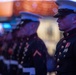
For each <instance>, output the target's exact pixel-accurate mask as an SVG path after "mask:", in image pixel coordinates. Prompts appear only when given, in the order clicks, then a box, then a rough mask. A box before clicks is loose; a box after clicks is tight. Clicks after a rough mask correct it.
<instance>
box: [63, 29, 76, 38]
mask: <svg viewBox="0 0 76 75" xmlns="http://www.w3.org/2000/svg"><path fill="white" fill-rule="evenodd" d="M73 34H76V28H74V29H72V30H70V31H68V32H64V33H63V35H64V37H68V36H71V35H73Z"/></svg>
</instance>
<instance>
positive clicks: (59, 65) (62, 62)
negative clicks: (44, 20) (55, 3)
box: [54, 5, 76, 75]
mask: <svg viewBox="0 0 76 75" xmlns="http://www.w3.org/2000/svg"><path fill="white" fill-rule="evenodd" d="M54 17H55V18H58V20H57V22H58V26H59V30H60V31H64V32H63V36H64V37H63V38H62V39H61V40H60V41H59V42H58V44H57V47H56V52H55V61H56V65H55V71H56V75H76V12H75V9H73V7H72V8H71V6H69V5H64V6H61V7H60V8H59V9H58V13H57V14H56V15H55V16H54Z"/></svg>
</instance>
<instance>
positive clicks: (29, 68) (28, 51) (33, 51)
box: [17, 12, 47, 75]
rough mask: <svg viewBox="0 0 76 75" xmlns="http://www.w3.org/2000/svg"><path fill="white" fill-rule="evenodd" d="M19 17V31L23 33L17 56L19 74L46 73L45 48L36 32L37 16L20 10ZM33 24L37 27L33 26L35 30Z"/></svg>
mask: <svg viewBox="0 0 76 75" xmlns="http://www.w3.org/2000/svg"><path fill="white" fill-rule="evenodd" d="M21 17H22V24H21V26H22V27H21V31H22V33H23V40H24V41H23V44H22V47H21V50H20V52H19V53H18V55H19V56H18V57H17V58H19V60H18V61H19V67H20V66H22V67H21V69H22V74H21V75H46V74H47V68H46V51H47V48H46V46H45V44H44V42H43V41H42V40H41V39H40V38H39V37H38V35H37V33H36V31H37V28H38V26H39V20H38V18H39V16H38V15H35V14H32V13H27V12H21ZM26 25H27V26H26ZM34 26H36V27H37V28H36V27H35V28H36V30H35V29H34V28H33V27H34ZM31 28H32V30H31ZM33 30H34V32H33ZM28 32H29V33H28ZM30 33H31V34H30Z"/></svg>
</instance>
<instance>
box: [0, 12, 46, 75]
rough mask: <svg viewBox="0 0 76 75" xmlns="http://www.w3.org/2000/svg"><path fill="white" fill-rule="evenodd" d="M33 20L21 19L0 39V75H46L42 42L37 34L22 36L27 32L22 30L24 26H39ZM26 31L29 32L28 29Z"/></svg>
mask: <svg viewBox="0 0 76 75" xmlns="http://www.w3.org/2000/svg"><path fill="white" fill-rule="evenodd" d="M26 15H29V14H28V13H26ZM32 16H35V17H36V15H32ZM23 17H24V16H23ZM35 20H36V19H35ZM35 20H31V19H25V18H23V19H21V21H20V23H19V24H18V25H17V26H16V28H15V29H13V30H12V31H11V32H8V33H7V34H5V35H4V36H2V37H0V75H46V74H47V68H46V53H47V48H46V46H45V44H44V42H43V41H42V40H41V39H40V38H39V37H38V35H37V32H35V33H32V34H31V35H29V36H25V35H24V34H25V32H26V30H27V29H24V28H25V27H24V26H25V25H27V24H28V23H29V24H30V23H31V22H36V23H38V24H39V21H35ZM32 27H34V26H32ZM28 29H29V30H30V27H29V28H28ZM33 29H34V28H33ZM31 32H32V31H31ZM28 34H29V33H28Z"/></svg>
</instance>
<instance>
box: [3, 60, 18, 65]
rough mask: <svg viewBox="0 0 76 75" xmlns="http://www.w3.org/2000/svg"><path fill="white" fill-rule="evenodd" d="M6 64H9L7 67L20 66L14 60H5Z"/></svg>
mask: <svg viewBox="0 0 76 75" xmlns="http://www.w3.org/2000/svg"><path fill="white" fill-rule="evenodd" d="M4 63H5V64H7V65H10V64H12V65H18V62H17V61H14V60H4Z"/></svg>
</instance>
